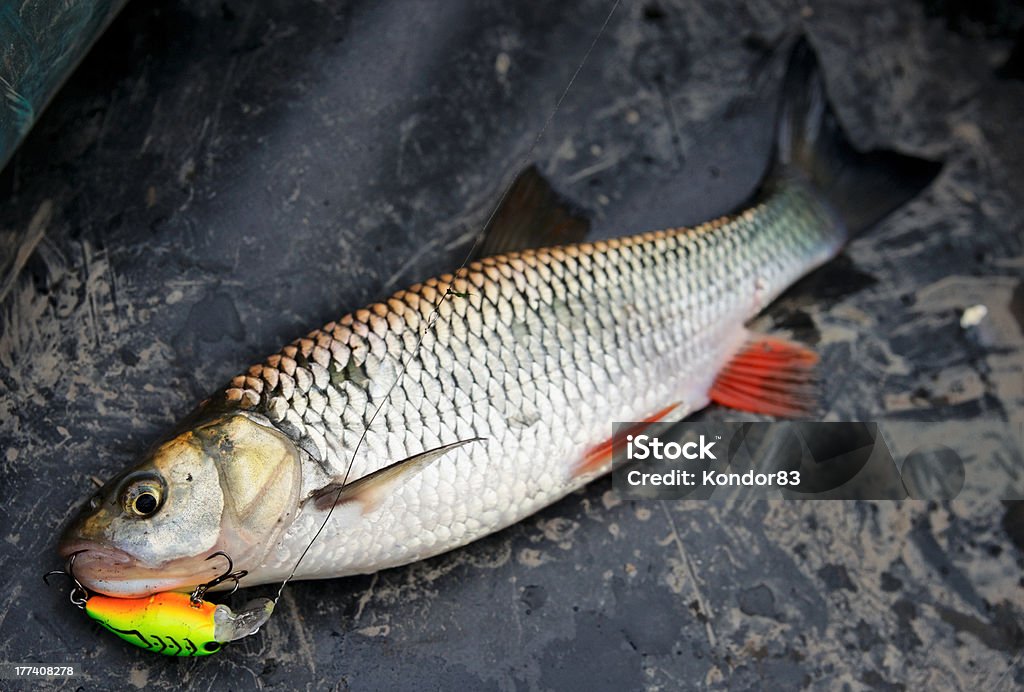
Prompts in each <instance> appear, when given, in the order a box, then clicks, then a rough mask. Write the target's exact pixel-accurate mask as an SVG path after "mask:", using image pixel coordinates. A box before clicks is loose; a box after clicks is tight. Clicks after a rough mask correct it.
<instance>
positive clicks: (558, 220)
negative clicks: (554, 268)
mask: <svg viewBox="0 0 1024 692" xmlns="http://www.w3.org/2000/svg"><path fill="white" fill-rule="evenodd" d="M588 230H590V221H589V220H588V219H587V217H586V215H585V214H584V213H583V211H582V210H581V209H579V208H578V207H576V206H575V205H574V204H572V203H571V202H568V201H566V200H565V199H563V198H562V197H561V196H560V195H559V194H558V193H557V192H555V190H554V189H553V188H552V187H551V185H550V184H549V183H548V181H547V180H545V179H544V176H542V175H541V174H540V171H538V170H537V167H536V166H533V165H531V166H529V167H528V168H526V169H525V170H523V172H522V173H520V174H519V175H518V176H517V177H516V179H515V182H513V183H512V187H511V188H509V191H508V194H507V195H506V196H505V200H504V201H503V202H502V204H501V206H500V207H499V208H498V210H497V211H496V212H495V213H494V216H493V218H492V219H491V222H490V223H489V224H488V225H487V228H486V229H485V230H484V238H483V241H482V242H481V243H480V245H479V246H478V247H477V249H476V252H475V253H474V259H478V258H481V257H490V256H491V255H500V254H502V253H506V252H520V251H522V250H528V249H531V248H539V247H548V246H551V245H567V244H570V243H578V242H580V241H582V240H583V238H584V237H585V236H586V235H587V231H588Z"/></svg>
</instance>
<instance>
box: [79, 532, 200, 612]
mask: <svg viewBox="0 0 1024 692" xmlns="http://www.w3.org/2000/svg"><path fill="white" fill-rule="evenodd" d="M59 552H60V554H61V556H62V557H65V558H70V557H71V556H72V555H74V556H75V564H74V568H73V572H74V577H75V579H77V580H78V581H79V582H80V583H81V584H82V586H84V587H85V588H86V589H88V590H89V591H95V592H97V593H101V594H103V595H105V596H114V597H116V598H143V597H145V596H151V595H153V594H156V593H161V592H164V591H189V590H191V589H192V588H193V587H194V586H195V581H196V580H195V577H194V576H192V575H180V576H179V575H175V573H174V572H175V571H174V570H173V569H165V568H163V567H161V568H157V569H152V568H145V567H142V566H141V565H139V562H138V560H136V559H135V558H133V557H132V556H131V555H129V554H128V553H126V552H125V551H123V550H120V549H119V548H114V547H113V546H106V545H100V544H97V543H96V542H94V541H88V540H83V539H79V540H71V541H67V542H62V543H61V545H60V547H59Z"/></svg>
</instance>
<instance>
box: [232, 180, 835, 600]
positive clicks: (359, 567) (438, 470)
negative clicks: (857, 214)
mask: <svg viewBox="0 0 1024 692" xmlns="http://www.w3.org/2000/svg"><path fill="white" fill-rule="evenodd" d="M844 237H845V234H844V232H843V231H842V229H841V227H840V225H839V223H838V222H837V220H836V218H835V216H834V214H833V213H832V212H831V211H830V210H829V209H828V208H827V206H826V205H824V204H823V203H822V202H820V201H819V200H818V198H817V197H816V196H815V195H814V193H813V192H812V191H811V190H810V189H809V187H808V186H807V185H806V184H805V183H803V182H802V181H800V180H799V179H797V178H790V179H787V180H785V181H784V182H782V183H781V184H779V185H777V186H776V187H775V189H773V190H772V191H771V192H770V193H768V194H766V195H764V196H763V198H762V199H761V201H759V202H758V203H757V204H756V205H755V206H753V207H752V208H750V209H748V210H746V211H744V212H743V213H740V214H737V215H732V216H728V217H722V218H720V219H717V220H715V221H712V222H709V223H706V224H702V225H700V226H697V227H695V228H681V229H672V230H667V231H658V232H651V233H644V234H640V235H635V236H632V237H626V238H621V239H617V240H609V241H602V242H596V243H583V244H580V245H575V246H565V247H555V248H548V249H541V250H529V251H525V252H521V253H513V254H506V255H501V256H497V257H492V258H487V259H484V260H481V261H477V262H472V263H470V264H468V265H467V266H466V267H465V269H464V270H463V271H462V272H460V273H462V274H464V278H455V277H453V276H452V275H450V274H445V275H442V276H440V277H437V278H433V279H429V280H427V281H425V282H423V283H421V284H417V285H415V286H412V287H411V288H409V289H408V290H405V291H399V292H398V293H396V294H394V295H393V296H392V297H391V298H389V299H388V300H386V301H383V302H380V303H375V304H373V305H371V306H369V307H367V308H365V309H363V310H357V311H356V312H354V313H351V314H349V315H346V316H345V317H343V318H341V319H340V320H338V321H336V322H332V323H330V324H327V325H325V326H324V327H323V328H321V329H319V330H316V331H313V332H310V333H309V334H308V335H306V336H305V337H303V338H301V339H297V340H296V341H294V342H292V344H290V345H289V346H287V347H285V348H284V349H283V350H282V351H281V352H280V353H279V354H276V355H274V356H271V357H269V358H267V359H266V361H265V362H264V363H262V364H260V365H256V366H253V367H252V368H250V369H249V371H248V372H247V373H246V374H245V375H240V376H238V377H236V378H234V379H233V380H232V381H231V384H230V387H229V388H228V389H227V390H226V392H225V393H224V395H223V397H224V401H225V402H226V403H229V404H230V405H232V406H234V407H237V408H238V409H239V410H242V411H245V412H246V413H247V415H249V416H252V417H255V418H256V419H257V420H260V421H265V422H266V423H267V424H269V425H273V426H275V427H276V428H277V429H279V430H280V431H281V432H282V433H284V434H285V435H287V436H288V437H289V438H291V439H292V440H294V441H295V442H296V444H297V445H298V446H299V447H300V448H302V449H303V450H305V451H306V452H307V453H308V454H309V456H310V458H311V459H312V461H313V462H315V464H306V465H305V467H304V477H303V492H304V495H305V496H309V495H311V494H312V493H314V492H315V491H317V490H318V489H320V488H322V487H323V486H324V485H326V484H327V483H329V482H330V481H334V482H337V481H339V480H340V479H341V478H343V477H344V476H345V471H346V469H347V467H348V465H349V463H350V462H351V464H352V469H351V472H350V473H349V476H348V477H349V479H357V478H360V477H363V476H366V475H368V474H370V473H373V472H374V471H377V470H379V469H381V468H383V467H385V466H387V465H389V464H391V463H393V462H395V461H397V460H399V459H402V458H405V457H407V456H411V455H414V454H417V453H420V452H423V451H425V450H428V449H431V448H433V447H437V446H439V445H443V444H450V443H453V442H456V441H458V440H461V439H469V438H473V437H481V438H485V441H483V442H479V443H473V444H471V445H468V446H466V447H462V448H459V449H456V450H453V451H452V452H451V453H449V454H447V455H445V456H444V457H442V458H441V459H439V460H438V461H436V462H434V463H433V464H432V465H431V466H430V467H428V468H426V469H424V470H423V471H421V472H420V473H417V474H413V475H411V476H410V477H409V478H407V479H404V480H403V481H402V482H401V484H399V485H398V486H397V487H395V488H394V490H393V492H392V493H391V495H390V497H389V498H388V499H386V500H385V501H384V504H383V505H382V506H380V507H379V508H377V509H375V510H373V511H372V512H369V513H367V514H365V515H363V514H362V513H361V512H359V511H357V510H356V509H355V508H354V507H350V508H348V509H342V508H339V509H338V510H336V512H335V515H334V516H333V517H332V519H331V521H330V523H329V524H328V526H327V527H326V529H325V531H324V533H323V535H322V536H321V537H320V539H319V540H318V541H317V542H316V544H315V545H314V546H313V548H312V549H311V550H310V552H309V555H308V556H307V557H306V558H305V559H304V561H303V563H302V565H301V566H300V569H299V572H298V573H297V575H296V576H297V577H299V578H302V577H323V576H339V575H343V574H351V573H360V572H370V571H375V570H377V569H380V568H382V567H386V566H391V565H397V564H402V563H405V562H409V561H411V560H415V559H419V558H422V557H426V556H428V555H433V554H437V553H439V552H443V551H445V550H448V549H451V548H454V547H456V546H459V545H462V544H464V543H467V542H469V541H472V540H474V539H476V538H478V537H480V536H482V535H485V534H487V533H490V532H492V531H496V530H498V529H500V528H503V527H504V526H507V525H509V524H511V523H513V522H515V521H518V520H519V519H521V518H523V517H524V516H527V515H529V514H530V513H532V512H533V511H535V510H536V509H538V508H539V507H542V506H544V505H547V504H550V503H551V502H553V501H555V500H556V499H558V498H560V497H562V496H564V495H565V494H566V493H568V492H570V491H571V490H573V489H574V488H576V487H578V486H579V485H580V484H582V483H583V482H585V481H586V480H589V478H586V477H577V476H574V475H573V469H574V467H575V465H576V464H577V463H578V462H579V461H580V459H581V458H582V457H583V456H584V454H585V453H586V451H587V450H588V449H589V448H591V447H594V446H595V445H598V444H600V443H602V442H603V441H605V440H607V439H608V438H609V436H610V434H611V423H612V421H617V420H623V421H624V420H642V419H643V418H645V417H646V416H649V415H650V414H651V413H652V412H653V411H656V410H660V409H662V408H664V407H666V406H669V405H672V404H678V408H677V409H676V410H675V411H674V412H673V416H674V417H677V418H678V417H682V416H684V415H686V414H687V413H689V412H690V411H693V410H696V409H698V408H701V407H703V406H704V405H706V403H707V400H708V390H709V388H710V386H711V384H712V379H713V377H714V374H715V373H716V372H717V371H718V370H719V369H720V368H721V366H722V365H723V364H724V363H725V362H726V361H728V360H729V358H730V357H731V356H732V355H733V354H734V353H735V351H736V350H737V349H738V348H739V347H740V346H741V344H742V341H743V334H744V333H745V332H744V330H743V323H744V321H746V320H747V319H748V318H750V317H751V316H753V315H754V314H756V312H757V311H758V310H759V308H760V306H761V305H763V304H764V303H766V302H768V301H770V300H771V298H773V297H774V296H775V295H777V294H778V293H779V292H780V291H781V290H783V289H784V288H785V287H786V286H788V285H789V284H791V283H792V282H793V281H794V280H795V279H796V278H798V277H799V276H800V275H802V274H804V273H805V272H807V271H809V270H810V269H811V268H813V267H815V266H818V265H819V264H821V263H822V262H824V261H826V260H827V259H829V258H830V257H831V256H833V255H834V254H835V252H836V251H837V250H838V248H839V247H840V246H841V244H842V242H843V240H844ZM435 309H436V314H435ZM428 325H429V328H428ZM424 330H425V331H424ZM419 334H422V343H420V345H419V348H416V340H415V339H413V338H410V336H411V335H419ZM325 360H326V361H327V362H326V363H325V362H324V361H325ZM405 364H407V365H405ZM403 369H404V372H403ZM270 373H273V374H270ZM291 374H294V377H291V376H290V375H291ZM399 374H401V376H400V377H399ZM396 381H397V386H393V385H395V384H396ZM254 382H255V383H257V385H258V386H252V384H253V383H254ZM438 384H439V386H438ZM389 393H390V395H389ZM407 404H408V405H407ZM378 407H381V412H380V414H379V415H378V416H377V417H376V418H375V419H374V413H375V411H376V410H377V408H378ZM371 419H372V420H373V424H372V425H369V424H370V421H371ZM367 425H369V428H368V429H367V427H366V426H367ZM364 429H366V434H365V439H364V441H363V443H362V445H361V446H359V449H358V452H357V453H356V454H355V456H354V457H353V453H354V452H355V451H356V445H357V444H358V441H359V439H360V436H361V435H362V434H363V432H364ZM323 519H324V510H317V509H315V508H314V507H313V504H312V503H311V502H306V503H305V504H304V505H303V506H302V509H301V511H300V513H299V515H298V517H297V518H296V519H295V521H294V523H293V524H292V526H291V528H290V529H289V530H288V532H287V533H286V534H284V535H283V536H282V538H281V539H280V546H279V549H277V550H274V551H271V553H270V558H269V560H270V562H268V564H266V565H265V566H264V568H262V569H260V570H251V574H250V576H249V577H248V579H247V581H246V583H255V582H263V581H273V580H275V579H279V578H283V576H285V575H286V574H287V572H288V571H289V570H290V569H291V567H292V565H293V564H294V560H295V558H296V557H297V553H296V551H295V549H294V547H296V546H297V547H298V548H301V547H304V545H305V544H306V543H308V542H309V540H311V539H312V537H313V535H314V533H315V531H316V529H317V528H319V525H320V523H321V522H322V521H323ZM289 546H291V547H293V549H292V550H289V549H288V547H289Z"/></svg>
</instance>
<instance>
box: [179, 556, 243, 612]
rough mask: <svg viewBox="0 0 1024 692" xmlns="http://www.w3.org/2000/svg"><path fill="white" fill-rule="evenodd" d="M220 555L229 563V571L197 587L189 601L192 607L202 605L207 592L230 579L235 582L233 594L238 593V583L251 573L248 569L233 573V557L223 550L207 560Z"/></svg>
mask: <svg viewBox="0 0 1024 692" xmlns="http://www.w3.org/2000/svg"><path fill="white" fill-rule="evenodd" d="M218 555H220V556H221V557H223V558H224V559H225V560H227V561H228V568H227V570H226V571H225V572H224V574H222V575H220V576H219V577H217V578H216V579H214V580H213V581H209V582H206V583H205V584H200V585H199V586H197V587H196V588H195V591H193V592H192V595H191V596H190V597H189V600H191V601H192V605H199V604H200V603H202V601H203V597H204V596H206V592H207V591H209V590H210V589H212V588H213V587H215V586H217V584H220V583H221V582H225V581H227V580H228V579H232V580H234V582H235V587H234V588H233V589H231V593H234V592H236V591H238V581H239V580H240V579H241V578H242V577H244V576H245V575H247V574H248V573H249V570H247V569H240V570H238V571H237V572H233V571H232V570H234V569H235V563H234V562H232V561H231V556H230V555H228V554H227V553H225V552H224V551H223V550H218V551H217V552H215V553H214V554H212V555H210V556H209V557H208V558H206V559H207V560H212V559H213V558H215V557H217V556H218ZM231 593H229V594H228V595H229V596H230V595H231Z"/></svg>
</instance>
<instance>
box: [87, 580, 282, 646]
mask: <svg viewBox="0 0 1024 692" xmlns="http://www.w3.org/2000/svg"><path fill="white" fill-rule="evenodd" d="M268 604H269V605H268ZM272 611H273V604H272V603H271V602H270V601H268V600H267V599H261V600H260V601H258V602H254V603H252V604H250V605H249V606H247V607H246V608H245V610H243V611H242V613H240V614H239V615H235V614H234V613H233V612H232V611H231V609H230V608H228V607H227V606H225V605H214V604H213V603H210V602H209V601H199V602H196V603H194V602H192V600H191V597H190V596H189V595H188V594H185V593H177V592H166V593H158V594H154V595H153V596H149V597H147V598H112V597H110V596H103V595H94V596H91V597H90V598H89V599H88V600H87V601H86V602H85V612H86V614H87V615H88V616H89V617H91V618H92V619H93V620H96V621H97V622H99V623H100V624H101V625H103V626H104V627H105V628H107V629H108V630H110V631H111V632H113V633H114V634H116V635H117V636H119V637H120V638H121V639H124V640H125V641H126V642H128V643H129V644H132V645H134V646H138V647H141V648H143V649H148V650H149V651H152V652H154V653H158V654H164V655H166V656H209V655H210V654H213V653H216V652H218V651H220V649H221V646H223V645H224V644H225V643H227V642H229V641H233V640H235V639H240V638H241V637H244V636H248V635H249V634H252V633H253V632H255V631H256V629H258V628H259V627H260V625H262V624H263V622H265V621H266V620H267V619H268V618H269V617H270V614H271V612H272ZM254 625H255V626H254Z"/></svg>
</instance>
